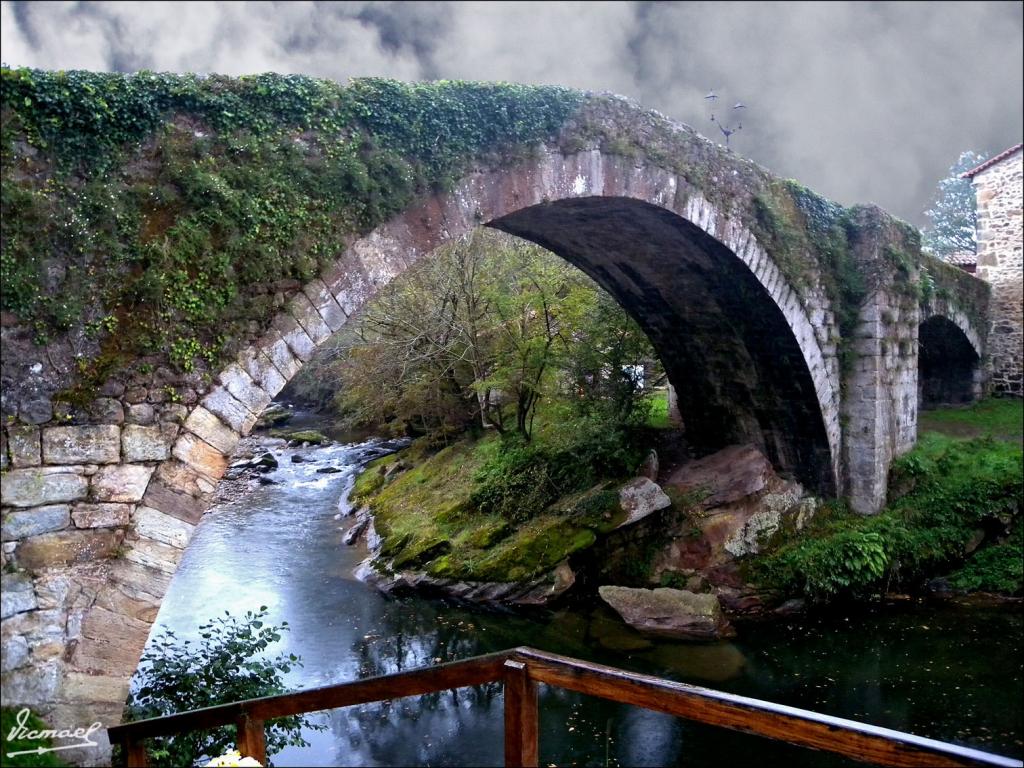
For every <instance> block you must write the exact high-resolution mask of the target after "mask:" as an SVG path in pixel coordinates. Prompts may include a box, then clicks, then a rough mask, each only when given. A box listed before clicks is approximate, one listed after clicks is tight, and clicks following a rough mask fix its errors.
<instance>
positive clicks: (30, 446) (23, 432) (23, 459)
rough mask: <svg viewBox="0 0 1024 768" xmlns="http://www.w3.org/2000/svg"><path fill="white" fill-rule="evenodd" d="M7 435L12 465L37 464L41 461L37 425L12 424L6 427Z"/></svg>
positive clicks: (34, 465)
mask: <svg viewBox="0 0 1024 768" xmlns="http://www.w3.org/2000/svg"><path fill="white" fill-rule="evenodd" d="M7 436H8V439H7V445H8V449H9V450H10V452H11V466H12V467H15V468H20V467H38V466H39V464H40V462H41V461H42V450H41V446H42V443H41V441H40V437H39V427H29V426H24V425H19V424H14V425H11V426H10V427H8V428H7Z"/></svg>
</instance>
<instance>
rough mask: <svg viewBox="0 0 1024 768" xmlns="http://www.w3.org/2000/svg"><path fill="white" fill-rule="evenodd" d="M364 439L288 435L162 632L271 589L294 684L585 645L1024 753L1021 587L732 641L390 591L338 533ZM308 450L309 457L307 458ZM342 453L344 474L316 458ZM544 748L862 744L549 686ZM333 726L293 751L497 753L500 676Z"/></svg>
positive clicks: (741, 761) (327, 757)
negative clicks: (1005, 600)
mask: <svg viewBox="0 0 1024 768" xmlns="http://www.w3.org/2000/svg"><path fill="white" fill-rule="evenodd" d="M388 448H389V446H388V445H387V444H385V443H383V442H381V441H375V440H371V441H368V442H365V443H360V444H352V445H331V446H327V447H322V448H314V447H307V448H287V447H284V446H276V447H275V448H274V449H273V450H274V453H275V454H276V456H277V458H278V461H279V462H280V464H279V468H278V469H277V470H275V471H273V472H272V473H270V474H269V475H267V477H268V478H269V479H271V480H273V481H275V482H276V483H278V484H276V485H265V486H260V487H258V488H255V489H254V490H252V491H251V492H249V493H247V494H246V495H244V496H243V497H242V498H240V499H238V500H236V501H233V502H229V503H223V504H221V505H219V506H217V507H216V508H214V509H212V510H211V511H210V512H209V513H207V515H206V516H205V517H204V519H203V521H202V522H201V523H200V525H199V527H198V529H197V530H196V533H195V536H194V538H193V540H192V542H191V543H190V544H189V547H188V549H187V551H186V552H185V556H184V558H183V560H182V563H181V565H180V567H179V569H178V572H177V573H176V575H175V577H174V580H173V582H172V584H171V588H170V591H169V592H168V594H167V596H166V597H165V599H164V601H163V605H162V607H161V610H160V613H159V615H158V617H157V621H156V625H155V626H154V634H155V633H157V632H159V631H160V630H161V629H171V630H173V631H174V632H175V633H176V634H177V635H178V636H179V637H181V638H192V639H198V633H197V627H198V625H199V624H200V623H202V622H204V621H205V620H207V619H209V618H212V617H213V616H215V615H218V614H222V613H223V612H224V611H225V610H228V611H231V612H232V613H235V614H239V613H243V612H244V611H246V610H255V609H257V608H258V607H259V606H262V605H265V606H267V607H268V608H269V614H270V615H269V618H268V620H269V621H271V622H273V623H276V624H280V623H281V622H282V621H287V622H288V624H289V625H290V627H291V631H290V632H287V633H284V634H283V636H282V639H281V641H280V643H278V644H277V645H276V647H274V648H272V649H271V652H272V653H273V654H275V655H276V653H278V652H285V653H295V654H297V655H299V656H301V657H302V662H303V666H302V667H299V668H297V669H295V670H293V671H292V672H291V673H289V675H288V677H287V679H286V682H287V684H288V685H289V686H290V687H292V688H295V689H299V688H307V687H311V686H320V685H326V684H330V683H336V682H343V681H348V680H354V679H357V678H361V677H366V676H369V675H377V674H385V673H390V672H396V671H399V670H407V669H414V668H416V667H422V666H426V665H430V664H432V663H435V662H438V661H449V660H452V659H458V658H465V657H467V656H473V655H476V654H480V653H486V652H490V651H496V650H501V649H505V648H509V647H512V646H516V645H531V646H534V647H537V648H541V649H544V650H548V651H552V652H556V653H564V654H567V655H572V656H577V657H581V658H584V659H589V660H592V661H596V662H601V663H605V664H611V665H615V666H620V667H623V668H626V669H631V670H635V671H638V672H645V673H650V674H657V675H660V676H663V677H666V678H670V679H673V680H679V681H682V682H688V683H694V684H697V685H705V686H708V687H713V688H717V689H720V690H724V691H729V692H732V693H737V694H742V695H746V696H753V697H757V698H761V699H766V700H769V701H775V702H780V703H784V704H789V705H793V706H798V707H804V708H807V709H812V710H816V711H819V712H823V713H827V714H831V715H836V716H840V717H848V718H852V719H855V720H860V721H863V722H868V723H873V724H876V725H881V726H886V727H890V728H897V729H900V730H905V731H910V732H912V733H916V734H919V735H922V736H929V737H932V738H938V739H943V740H946V741H952V742H955V743H959V744H965V745H969V746H974V747H978V748H981V749H987V750H990V751H997V752H1001V753H1003V754H1006V755H1011V756H1016V757H1020V756H1021V755H1024V742H1022V739H1024V735H1022V734H1024V704H1022V702H1024V670H1022V667H1024V658H1022V654H1021V648H1022V642H1021V641H1022V639H1024V616H1022V612H1021V610H1020V606H1019V605H1017V606H998V607H988V608H978V607H972V608H966V607H957V606H954V605H935V604H921V603H917V602H905V603H898V604H890V605H879V606H874V607H869V608H859V609H856V610H853V609H851V610H848V611H835V610H834V611H831V612H828V613H823V614H819V615H813V616H802V617H797V618H792V619H788V620H784V621H779V622H776V623H772V624H759V625H753V626H745V627H741V628H740V635H739V637H738V638H737V639H736V640H735V641H734V642H731V643H721V644H716V645H692V644H686V643H679V642H669V641H657V642H654V643H651V642H649V641H646V640H644V639H642V638H640V637H639V636H638V635H636V634H635V633H633V632H632V631H631V630H629V629H628V628H624V627H622V625H621V623H620V622H618V621H617V619H616V617H615V616H614V615H613V614H612V613H611V612H610V611H608V610H607V609H604V608H594V606H593V604H592V603H591V604H587V605H579V606H574V607H567V608H563V609H560V610H557V611H538V612H535V613H531V614H522V613H511V612H500V611H487V610H482V609H478V608H470V607H466V606H461V605H456V604H452V603H448V602H444V601H438V600H427V599H423V598H420V597H401V598H391V597H386V596H384V595H382V594H380V593H379V592H378V591H377V590H376V589H374V588H373V587H371V586H368V585H366V584H363V583H362V582H360V581H358V580H356V579H355V578H354V577H353V575H352V573H353V570H354V569H355V567H356V566H357V565H358V564H359V562H360V561H362V560H363V559H364V558H365V557H366V551H365V547H364V546H362V545H355V546H346V545H345V544H343V542H342V537H343V535H344V531H343V529H344V527H345V526H346V522H347V521H339V520H337V519H335V518H336V515H337V514H338V513H339V510H342V511H344V510H345V509H347V494H348V491H349V489H350V488H351V485H352V483H353V481H354V477H355V473H356V472H357V471H358V468H359V467H360V466H362V465H363V464H364V463H365V462H367V461H369V460H370V459H372V458H374V457H375V456H379V455H382V454H383V453H385V452H387V451H388ZM293 456H298V457H299V458H300V459H302V461H300V462H298V463H295V462H293V461H292V457H293ZM326 467H333V468H335V469H339V470H341V471H340V472H336V473H333V474H323V473H318V472H317V470H318V469H323V468H326ZM540 708H541V710H540V711H541V733H540V756H541V765H549V764H553V763H557V764H559V765H636V766H641V765H687V766H703V765H707V766H716V768H717V767H718V766H721V765H754V764H757V765H758V766H774V765H778V766H830V765H857V764H858V763H853V762H852V761H846V760H844V759H840V758H836V757H833V756H828V755H824V754H822V753H817V752H812V751H808V750H803V749H799V748H796V747H788V746H785V745H778V744H773V743H770V742H768V741H766V740H763V739H759V738H756V737H751V736H745V735H741V734H737V733H734V732H731V731H726V730H722V729H715V728H710V727H706V726H697V725H694V724H691V723H685V722H683V721H680V720H677V719H674V718H671V717H668V716H664V715H660V714H657V713H653V712H649V711H647V710H643V709H638V708H633V707H627V706H619V705H615V704H611V703H608V702H604V701H600V700H597V699H592V698H589V697H584V696H579V695H576V694H572V693H569V692H566V691H562V690H552V689H548V688H546V687H543V686H542V688H541V696H540ZM311 717H312V718H313V719H314V720H315V721H316V722H318V723H321V724H323V725H325V726H326V729H325V730H323V731H312V730H311V731H309V732H307V733H306V734H305V737H306V739H307V740H308V741H309V742H310V746H309V747H306V748H296V747H289V748H287V749H286V750H285V751H282V752H280V753H278V754H277V755H276V756H274V757H273V761H274V763H275V765H278V766H299V765H302V766H321V765H323V766H327V765H367V766H369V765H382V766H384V765H501V764H502V761H503V742H502V730H503V729H502V702H501V692H500V688H498V687H497V685H490V686H482V687H480V688H475V689H462V690H459V691H457V692H447V693H442V694H434V695H429V696H422V697H416V698H410V699H400V700H396V701H393V702H390V703H388V702H385V703H379V704H374V705H368V706H363V707H352V708H346V709H341V710H334V711H331V712H329V713H318V714H316V715H313V716H311Z"/></svg>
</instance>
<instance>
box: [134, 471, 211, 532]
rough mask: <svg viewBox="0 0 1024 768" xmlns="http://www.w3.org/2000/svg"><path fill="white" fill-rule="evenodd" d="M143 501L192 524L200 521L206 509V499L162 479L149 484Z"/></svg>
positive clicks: (148, 505)
mask: <svg viewBox="0 0 1024 768" xmlns="http://www.w3.org/2000/svg"><path fill="white" fill-rule="evenodd" d="M142 503H143V504H144V505H145V506H147V507H152V508H153V509H157V510H159V511H161V512H163V513H164V514H167V515H170V516H171V517H176V518H178V519H179V520H184V521H185V522H187V523H191V524H192V525H195V524H196V523H198V522H199V521H200V520H201V519H202V517H203V513H204V512H205V511H206V501H205V500H204V499H202V498H197V497H195V496H191V495H189V494H187V493H182V492H180V491H177V490H175V489H173V488H169V487H168V486H166V485H164V483H163V482H161V481H160V480H154V481H153V482H151V483H150V484H149V488H147V489H146V495H145V497H143V499H142Z"/></svg>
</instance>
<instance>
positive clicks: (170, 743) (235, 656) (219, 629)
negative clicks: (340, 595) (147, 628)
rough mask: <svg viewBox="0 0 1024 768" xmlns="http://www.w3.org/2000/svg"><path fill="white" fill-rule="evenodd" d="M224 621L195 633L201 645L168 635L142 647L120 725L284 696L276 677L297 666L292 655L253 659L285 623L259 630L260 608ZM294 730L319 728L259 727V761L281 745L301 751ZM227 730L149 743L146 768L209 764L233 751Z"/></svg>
mask: <svg viewBox="0 0 1024 768" xmlns="http://www.w3.org/2000/svg"><path fill="white" fill-rule="evenodd" d="M224 613H225V615H224V616H221V617H218V618H215V619H211V620H210V621H208V622H207V623H205V624H202V625H201V626H200V627H199V633H200V637H201V638H202V642H200V643H192V642H191V641H189V640H184V641H179V640H178V638H177V637H176V636H175V634H174V633H173V632H171V631H169V630H167V631H164V632H162V633H160V634H159V635H157V636H156V637H155V638H154V639H153V640H152V641H151V642H150V643H149V645H148V646H147V647H146V650H145V652H144V653H143V654H142V661H141V664H140V670H141V672H140V674H141V677H142V682H141V684H140V685H139V686H138V687H137V689H135V690H133V691H132V693H131V694H130V695H129V697H128V703H127V708H126V711H125V719H126V720H129V721H131V720H143V719H146V718H150V717H160V716H162V715H170V714H173V713H175V712H184V711H187V710H192V709H200V708H202V707H211V706H213V705H215V704H227V703H230V702H234V701H242V700H244V699H252V698H258V697H261V696H272V695H274V694H278V693H285V692H286V690H287V689H286V688H285V686H284V683H283V682H282V680H281V674H282V673H287V672H289V671H291V669H292V668H293V667H296V666H301V665H302V663H301V660H300V659H299V657H298V656H295V655H294V654H288V655H287V656H286V655H284V654H280V655H278V656H276V657H274V658H264V657H261V656H260V654H262V653H263V652H264V651H265V650H266V649H267V647H268V646H269V645H270V644H271V643H273V642H277V641H278V640H280V639H281V632H283V631H286V630H288V622H286V621H285V622H281V625H280V626H267V625H266V623H265V622H264V621H263V620H264V619H265V618H266V616H267V607H266V606H261V607H260V609H259V611H256V612H253V611H246V613H245V615H244V616H242V617H241V618H238V617H235V616H232V615H231V614H230V613H228V612H227V611H225V612H224ZM302 728H313V729H320V728H322V726H318V725H313V724H311V723H310V722H308V721H307V719H306V718H304V717H302V716H299V715H293V716H291V717H282V718H278V719H276V720H269V721H267V724H266V740H267V755H268V756H269V755H272V754H274V753H275V752H279V751H281V750H282V749H283V748H284V747H286V746H291V745H294V746H307V742H306V741H305V740H304V739H303V738H302V735H301V732H302ZM235 743H236V734H235V732H234V729H233V728H218V729H217V730H213V731H194V732H192V733H185V734H179V735H178V736H173V737H166V738H156V739H150V740H149V742H148V744H149V746H148V750H149V758H150V764H151V765H154V766H158V768H160V767H162V766H167V767H168V768H170V766H182V765H194V764H195V763H196V761H197V760H199V759H200V758H202V757H203V756H204V755H205V756H211V757H216V756H218V755H221V754H223V753H225V752H226V751H228V750H229V749H233V748H234V746H235Z"/></svg>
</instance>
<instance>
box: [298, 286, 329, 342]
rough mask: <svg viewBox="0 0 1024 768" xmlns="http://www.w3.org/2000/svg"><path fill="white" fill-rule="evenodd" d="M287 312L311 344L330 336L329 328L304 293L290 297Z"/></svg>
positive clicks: (323, 340)
mask: <svg viewBox="0 0 1024 768" xmlns="http://www.w3.org/2000/svg"><path fill="white" fill-rule="evenodd" d="M288 313H289V314H290V315H291V316H292V317H293V318H295V320H296V322H298V324H299V326H300V327H301V328H302V329H303V330H304V331H305V332H306V335H307V336H309V338H310V341H312V342H313V344H315V345H320V344H322V343H323V342H325V341H327V339H329V338H330V337H331V329H330V328H329V327H328V326H327V323H325V322H324V319H323V318H322V317H320V313H319V312H317V311H316V307H314V306H313V302H311V301H310V300H309V297H308V296H306V294H304V293H298V294H296V295H295V296H294V297H293V298H292V300H291V302H290V304H289V305H288Z"/></svg>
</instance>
